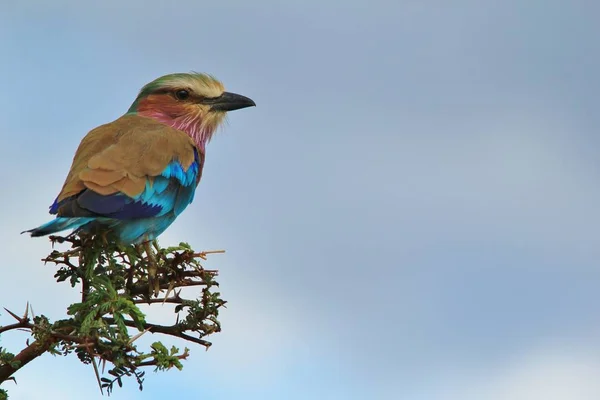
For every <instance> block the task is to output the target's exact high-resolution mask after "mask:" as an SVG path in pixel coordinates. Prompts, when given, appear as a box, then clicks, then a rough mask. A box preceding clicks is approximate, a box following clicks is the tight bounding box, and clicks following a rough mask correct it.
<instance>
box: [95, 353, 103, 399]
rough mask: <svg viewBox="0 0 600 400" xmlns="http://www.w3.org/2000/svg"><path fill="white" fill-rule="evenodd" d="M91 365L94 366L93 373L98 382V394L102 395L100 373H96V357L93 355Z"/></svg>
mask: <svg viewBox="0 0 600 400" xmlns="http://www.w3.org/2000/svg"><path fill="white" fill-rule="evenodd" d="M92 365H93V366H94V373H95V374H96V381H97V382H98V387H99V388H100V394H101V395H103V396H104V391H103V390H102V382H101V381H100V374H99V373H98V365H97V364H96V359H95V358H94V357H92Z"/></svg>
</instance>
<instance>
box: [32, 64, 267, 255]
mask: <svg viewBox="0 0 600 400" xmlns="http://www.w3.org/2000/svg"><path fill="white" fill-rule="evenodd" d="M255 105H256V104H255V103H254V101H252V100H251V99H249V98H247V97H244V96H241V95H238V94H235V93H229V92H225V91H224V88H223V85H222V84H221V82H219V81H218V80H216V79H215V78H213V77H212V76H209V75H205V74H200V73H189V74H171V75H165V76H163V77H160V78H158V79H156V80H154V81H152V82H150V83H148V84H147V85H146V86H144V87H143V88H142V90H141V91H140V92H139V94H138V96H137V98H136V99H135V101H134V102H133V104H132V105H131V107H130V108H129V110H128V111H127V113H126V114H125V115H123V116H122V117H120V118H118V119H117V120H115V121H113V122H110V123H108V124H106V125H101V126H99V127H97V128H95V129H93V130H92V131H90V132H89V133H88V134H87V135H86V136H85V137H84V138H83V140H82V141H81V144H80V145H79V148H78V149H77V152H76V153H75V156H74V157H73V163H72V165H71V170H70V171H69V174H68V175H67V179H66V181H65V183H64V185H63V187H62V190H61V191H60V193H59V194H58V197H57V198H56V200H55V201H54V203H53V204H52V205H51V206H50V214H55V215H56V218H55V219H54V220H52V221H50V222H48V223H46V224H44V225H42V226H40V227H37V228H35V229H31V230H29V231H27V232H30V233H31V236H43V235H48V234H51V233H55V232H59V231H63V230H67V229H81V230H84V231H87V230H90V229H92V228H94V229H96V228H100V229H104V230H110V231H112V232H114V233H115V234H116V236H117V237H118V238H119V240H120V241H121V242H122V243H123V244H140V243H143V242H147V241H150V240H154V239H155V238H156V237H158V236H159V235H160V234H161V233H162V232H163V231H164V230H165V229H167V227H169V225H171V223H173V221H174V220H175V218H177V216H178V215H179V214H181V212H182V211H183V210H184V209H185V208H186V207H187V206H188V205H189V204H190V203H191V202H192V200H193V199H194V192H195V191H196V187H197V185H198V183H199V182H200V177H201V176H202V168H203V166H204V157H205V149H206V144H207V143H208V142H209V141H210V139H211V137H212V135H213V133H214V132H215V130H216V129H217V127H218V126H219V124H220V123H221V122H222V121H223V119H224V118H225V114H226V113H227V112H228V111H232V110H237V109H240V108H245V107H250V106H255Z"/></svg>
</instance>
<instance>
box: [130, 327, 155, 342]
mask: <svg viewBox="0 0 600 400" xmlns="http://www.w3.org/2000/svg"><path fill="white" fill-rule="evenodd" d="M150 329H152V328H146V329H144V330H143V331H142V332H140V333H138V334H137V335H135V336H134V337H132V338H131V339H129V342H127V344H128V345H130V344H132V343H133V342H135V341H136V340H138V339H139V338H141V337H142V336H143V335H144V334H145V333H147V332H150Z"/></svg>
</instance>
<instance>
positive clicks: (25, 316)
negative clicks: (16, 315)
mask: <svg viewBox="0 0 600 400" xmlns="http://www.w3.org/2000/svg"><path fill="white" fill-rule="evenodd" d="M28 316H29V302H27V305H26V306H25V314H23V319H27V317H28Z"/></svg>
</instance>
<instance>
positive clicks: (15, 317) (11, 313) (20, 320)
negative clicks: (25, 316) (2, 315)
mask: <svg viewBox="0 0 600 400" xmlns="http://www.w3.org/2000/svg"><path fill="white" fill-rule="evenodd" d="M4 309H5V310H6V312H7V313H9V314H10V315H11V317H13V318H14V319H16V320H17V321H19V322H23V320H22V319H21V317H19V316H18V315H17V314H15V313H14V312H12V311H10V310H9V309H8V308H6V307H4Z"/></svg>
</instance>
